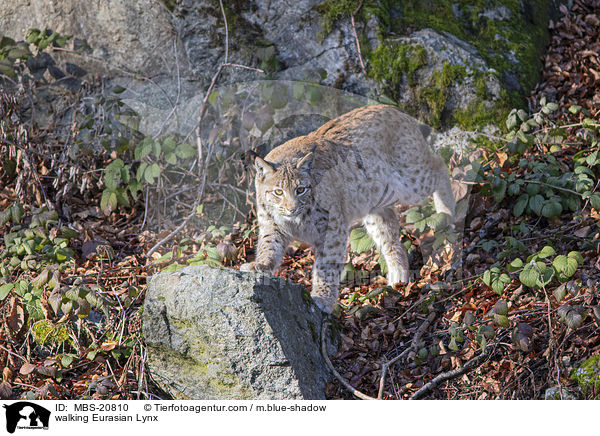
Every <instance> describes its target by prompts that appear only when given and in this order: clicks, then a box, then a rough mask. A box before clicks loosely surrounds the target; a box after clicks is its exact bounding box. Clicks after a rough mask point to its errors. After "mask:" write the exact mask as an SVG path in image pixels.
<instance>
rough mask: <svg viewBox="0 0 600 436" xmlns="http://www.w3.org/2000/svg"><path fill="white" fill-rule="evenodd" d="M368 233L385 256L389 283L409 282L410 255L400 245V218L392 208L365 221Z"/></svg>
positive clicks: (368, 216) (369, 216)
mask: <svg viewBox="0 0 600 436" xmlns="http://www.w3.org/2000/svg"><path fill="white" fill-rule="evenodd" d="M363 224H364V226H365V229H366V230H367V233H368V234H369V236H371V238H372V239H373V241H374V242H375V245H376V246H377V249H378V250H379V253H380V255H382V256H384V258H385V263H386V264H387V267H388V274H387V281H388V284H389V285H391V286H393V285H395V284H396V283H407V282H408V272H409V268H408V255H407V254H406V250H405V249H404V246H403V245H402V244H401V243H400V240H399V239H398V238H399V236H400V235H399V227H398V218H397V216H396V212H394V209H392V208H386V209H384V210H382V211H378V212H374V213H372V214H370V215H367V216H366V217H365V218H364V219H363Z"/></svg>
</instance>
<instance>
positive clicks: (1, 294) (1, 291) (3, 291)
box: [0, 283, 15, 301]
mask: <svg viewBox="0 0 600 436" xmlns="http://www.w3.org/2000/svg"><path fill="white" fill-rule="evenodd" d="M14 287H15V284H14V283H6V284H5V285H2V286H0V301H1V300H4V299H5V298H6V296H7V295H8V294H9V292H10V291H12V289H13V288H14Z"/></svg>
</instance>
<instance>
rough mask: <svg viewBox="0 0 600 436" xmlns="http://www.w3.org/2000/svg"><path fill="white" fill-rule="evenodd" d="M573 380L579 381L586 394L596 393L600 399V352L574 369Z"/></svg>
mask: <svg viewBox="0 0 600 436" xmlns="http://www.w3.org/2000/svg"><path fill="white" fill-rule="evenodd" d="M571 380H574V381H576V382H577V384H578V385H579V388H580V389H581V391H582V392H583V393H584V394H585V395H596V399H600V354H596V355H594V356H592V357H590V358H589V359H587V360H585V361H584V362H583V363H581V364H580V365H579V366H578V367H577V368H576V369H574V370H573V372H572V373H571Z"/></svg>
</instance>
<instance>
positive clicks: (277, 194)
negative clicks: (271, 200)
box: [273, 189, 283, 197]
mask: <svg viewBox="0 0 600 436" xmlns="http://www.w3.org/2000/svg"><path fill="white" fill-rule="evenodd" d="M273 194H275V195H276V196H277V197H281V196H282V195H283V189H273Z"/></svg>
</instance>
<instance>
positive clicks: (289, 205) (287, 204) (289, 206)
mask: <svg viewBox="0 0 600 436" xmlns="http://www.w3.org/2000/svg"><path fill="white" fill-rule="evenodd" d="M282 206H283V208H284V209H285V210H286V211H287V212H290V213H292V212H294V211H295V210H296V206H297V204H296V200H295V199H292V198H286V199H285V200H284V202H283V204H282Z"/></svg>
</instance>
